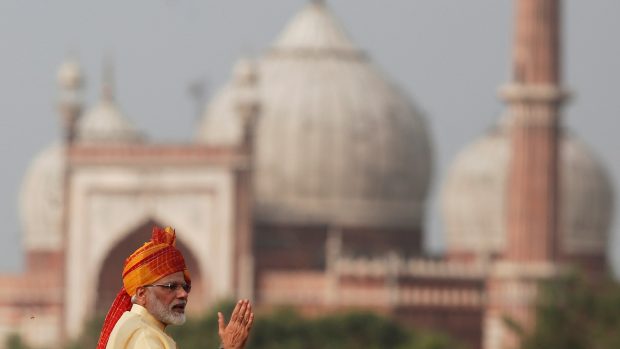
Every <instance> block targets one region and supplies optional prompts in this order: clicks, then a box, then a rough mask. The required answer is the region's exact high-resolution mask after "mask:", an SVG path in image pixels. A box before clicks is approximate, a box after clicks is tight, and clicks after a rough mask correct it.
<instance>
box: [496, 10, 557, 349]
mask: <svg viewBox="0 0 620 349" xmlns="http://www.w3.org/2000/svg"><path fill="white" fill-rule="evenodd" d="M560 3H561V0H515V10H516V15H515V34H514V47H513V55H514V56H513V76H512V81H511V82H510V83H508V84H507V85H506V86H504V88H503V89H502V91H501V95H502V97H503V98H504V100H505V101H506V103H507V105H508V110H509V118H510V123H509V125H510V126H509V127H510V129H509V137H510V160H509V164H508V181H507V186H506V193H507V198H506V200H507V202H506V221H505V224H506V232H507V236H506V244H505V249H504V251H503V255H502V259H501V260H500V261H499V262H498V263H496V264H495V265H494V267H493V270H492V272H491V274H490V281H489V282H488V286H487V293H488V295H489V299H490V301H489V304H488V305H487V309H486V314H485V317H486V320H485V322H486V323H488V324H489V325H488V326H487V328H486V329H485V345H484V347H485V349H506V348H516V347H520V340H521V339H520V337H519V336H517V334H516V333H513V332H511V330H510V329H508V328H505V327H506V326H505V325H502V321H503V320H502V319H505V318H509V319H511V321H513V322H515V323H516V324H518V325H519V326H521V328H522V329H523V330H524V331H530V330H532V329H533V327H534V325H535V322H536V316H535V310H534V308H535V305H536V304H537V301H538V299H537V296H536V295H537V294H538V289H537V288H538V285H539V284H540V282H541V281H544V280H549V279H552V278H554V277H556V276H557V275H558V273H560V271H561V265H562V264H561V262H562V258H563V256H562V255H561V254H560V252H559V231H558V225H559V224H558V223H559V218H558V216H559V199H558V189H559V184H560V174H559V159H560V146H559V140H560V137H559V134H560V125H561V108H562V105H563V102H564V100H565V96H566V94H565V91H564V90H563V89H562V87H561V79H560V71H561V66H560ZM508 290H510V291H508ZM507 292H510V294H511V296H510V297H509V298H506V296H505V295H506V294H507ZM490 324H494V325H490ZM492 326H494V327H497V328H496V329H494V328H491V327H492ZM501 327H504V328H503V329H501Z"/></svg>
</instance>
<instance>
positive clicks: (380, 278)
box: [0, 0, 613, 349]
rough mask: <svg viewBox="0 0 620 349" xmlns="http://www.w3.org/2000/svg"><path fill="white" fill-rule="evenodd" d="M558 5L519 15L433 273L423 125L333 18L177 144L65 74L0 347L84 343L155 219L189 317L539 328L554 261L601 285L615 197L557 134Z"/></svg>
mask: <svg viewBox="0 0 620 349" xmlns="http://www.w3.org/2000/svg"><path fill="white" fill-rule="evenodd" d="M559 1H560V0H550V1H546V2H538V1H534V0H517V3H518V6H517V9H518V11H517V12H516V15H515V18H516V27H517V30H516V33H517V34H516V39H515V45H514V57H515V58H514V60H515V61H514V63H513V67H514V69H513V73H514V76H513V79H514V81H511V82H510V83H509V84H507V85H506V86H505V87H504V88H503V89H502V93H501V95H502V98H503V99H504V100H505V101H506V104H507V112H506V113H505V115H504V116H502V117H499V116H498V121H497V125H495V126H493V127H492V128H491V129H490V130H489V131H488V132H486V133H485V134H483V135H481V137H480V138H479V139H477V140H474V141H473V142H472V144H471V145H469V146H468V147H466V148H465V149H463V150H462V151H461V153H460V154H459V155H458V157H457V158H456V159H455V161H454V163H453V165H452V167H451V169H450V172H449V174H448V175H447V176H446V177H447V180H446V181H445V183H443V184H442V191H441V192H442V194H441V201H442V215H443V220H444V225H445V232H444V233H445V236H446V238H445V240H446V246H445V255H444V256H443V257H441V258H436V257H435V258H431V257H428V256H426V255H425V252H424V250H423V248H422V236H423V234H424V233H425V227H424V225H423V222H424V218H425V216H426V215H427V213H428V212H427V209H428V194H429V187H430V181H431V178H432V176H433V173H432V167H433V166H432V163H433V142H432V135H431V134H430V130H429V128H428V126H427V121H426V119H425V117H424V115H422V114H421V112H420V110H419V108H418V107H417V106H416V104H415V103H414V101H412V100H411V99H410V98H409V97H408V96H407V93H405V92H404V91H402V90H400V89H399V88H398V87H397V86H395V85H394V84H393V83H392V82H391V81H389V80H388V79H386V77H385V76H383V75H382V74H381V72H380V70H379V69H378V68H377V67H376V66H375V65H374V64H373V62H372V60H371V58H370V55H369V54H368V53H366V52H364V51H363V50H362V49H360V48H359V47H357V46H356V45H355V43H354V42H353V41H352V40H351V39H350V38H349V36H348V35H347V33H346V31H345V30H344V29H343V27H342V26H341V25H340V24H339V23H338V21H337V20H336V18H335V17H334V16H333V14H332V13H331V12H330V10H329V8H328V6H327V5H325V4H324V3H323V2H320V1H313V2H310V3H309V4H307V5H306V6H305V7H304V8H303V9H301V11H300V12H299V13H298V14H297V15H295V16H294V18H292V20H291V21H290V22H289V24H288V25H287V26H286V28H285V29H284V30H283V31H282V33H281V34H280V35H279V37H278V38H277V39H276V40H275V42H274V43H273V44H272V45H271V46H270V47H269V48H267V49H266V50H265V51H264V53H263V55H262V56H261V57H259V58H258V59H257V60H255V61H251V60H240V61H239V62H237V63H236V65H235V67H234V69H233V73H232V77H231V79H230V81H229V82H228V83H227V84H226V85H224V86H223V87H221V88H220V89H219V91H218V93H217V94H216V95H215V96H214V97H213V99H212V100H211V101H210V102H209V103H208V105H207V107H206V109H205V113H204V116H203V117H202V119H201V122H200V126H199V127H198V128H197V132H196V134H195V138H194V139H193V140H191V141H188V142H187V143H185V144H162V143H153V142H150V141H148V139H147V138H146V137H145V136H144V135H143V134H142V133H141V132H140V131H139V130H137V129H136V128H135V126H134V125H133V124H132V123H131V120H130V119H128V118H126V117H125V116H124V115H123V114H122V113H121V111H120V110H121V108H120V107H119V106H118V105H117V103H116V102H115V99H114V91H113V86H112V85H113V83H112V78H111V73H107V74H106V77H107V79H104V80H106V82H105V83H104V84H103V86H102V92H101V96H100V100H99V101H98V102H97V103H96V104H95V105H94V106H85V105H84V104H83V101H82V100H81V98H80V96H81V89H82V85H83V81H84V79H85V77H84V75H83V72H82V71H81V69H80V67H79V65H78V63H77V62H75V61H67V62H65V63H64V64H62V66H61V67H60V69H59V72H58V83H59V89H60V98H59V101H58V106H59V114H60V116H61V122H62V129H63V134H62V136H61V137H60V139H59V140H58V142H57V143H55V144H53V145H50V146H49V147H48V148H46V149H44V150H43V151H42V152H41V153H40V154H39V155H38V156H37V157H36V158H35V159H33V161H32V164H31V166H30V168H29V170H28V172H27V173H26V174H25V177H24V180H23V186H22V190H21V196H20V202H19V205H20V212H21V223H22V229H23V241H24V249H25V251H24V252H25V255H26V270H25V272H24V273H23V274H21V275H0V280H1V282H2V284H3V285H10V287H3V288H2V290H0V314H2V316H0V337H6V336H7V335H8V334H10V333H14V332H17V333H19V334H20V335H22V336H23V338H25V339H26V341H27V343H29V344H31V345H33V346H46V347H49V345H50V344H56V345H59V344H60V343H62V342H63V341H65V340H67V339H70V338H74V337H76V336H77V335H79V333H80V332H81V330H82V327H83V325H84V323H85V321H86V320H87V319H89V318H90V317H92V316H93V315H94V314H97V313H98V312H104V311H106V310H107V307H108V306H109V305H110V304H111V301H112V299H113V298H114V296H115V295H116V293H117V292H118V290H119V289H120V288H121V280H120V275H119V274H120V270H121V269H122V263H123V260H124V258H125V257H126V256H127V255H129V253H130V252H131V251H133V250H134V249H135V248H136V247H137V246H139V245H140V244H141V243H142V242H144V241H146V240H148V236H149V233H150V228H151V226H152V225H153V224H159V225H170V226H173V227H175V228H176V230H177V235H178V239H179V246H180V248H181V249H182V250H183V252H184V254H185V256H186V260H187V262H188V264H189V268H190V271H191V273H192V279H193V283H192V284H193V289H192V296H191V302H190V303H189V309H188V311H190V312H194V313H198V312H202V311H205V310H206V309H207V308H208V307H209V305H211V304H213V303H214V302H215V301H217V300H219V299H222V298H225V297H248V298H251V299H253V300H254V301H255V303H256V304H257V306H258V307H259V308H260V309H270V308H273V307H277V306H281V305H292V306H295V307H296V308H298V309H299V310H300V311H303V312H304V313H307V314H319V313H325V312H330V311H337V310H340V309H359V308H363V309H371V310H375V311H377V312H379V313H382V314H386V315H388V316H393V317H395V318H398V319H400V320H402V321H403V322H405V323H409V324H411V325H414V326H417V327H420V328H431V329H438V330H441V331H444V332H448V333H449V334H451V335H453V336H455V337H456V338H457V339H460V340H462V341H463V342H465V343H469V344H470V346H471V348H484V349H500V348H505V347H506V346H507V345H509V344H511V343H512V342H511V341H513V340H514V338H512V339H511V336H510V334H508V333H506V330H505V329H504V327H503V323H502V320H501V318H502V316H504V315H505V314H509V315H512V316H514V317H515V318H517V319H520V320H523V321H525V322H528V321H529V320H528V316H529V315H528V314H529V313H528V309H530V310H531V305H532V304H533V301H534V298H533V297H534V295H535V293H536V292H535V281H536V280H540V279H544V278H547V277H552V276H553V275H555V273H557V272H558V270H559V269H561V268H560V266H562V265H565V264H575V263H576V264H577V265H580V266H582V267H584V268H587V269H588V270H591V271H596V272H604V271H605V270H606V268H607V267H606V246H607V239H608V232H609V228H610V221H611V212H612V205H613V198H612V194H611V193H612V191H613V190H612V189H613V188H612V186H611V183H610V180H609V178H608V177H607V174H606V172H605V169H604V166H603V165H602V164H601V163H600V162H599V161H598V160H597V158H596V156H595V155H594V154H592V153H591V152H590V150H588V148H587V147H586V146H585V145H584V144H583V143H582V142H581V141H580V140H579V138H578V137H577V135H575V134H574V133H573V132H571V131H569V130H568V129H567V128H566V127H564V126H562V125H561V122H560V121H559V120H560V117H559V116H560V114H561V106H562V104H563V103H564V101H565V99H566V95H567V93H566V91H565V90H564V86H562V84H561V79H560V73H559V71H560V69H559V66H560V58H561V55H560V52H559V51H560V50H559V44H558V42H559V40H560V32H559V29H558V27H559V24H558V23H559V18H558V17H559V13H560V11H559ZM543 7H544V8H543ZM540 14H543V15H540ZM489 93H490V94H491V93H492V91H489ZM560 198H561V199H560ZM84 285H89V287H83V286H84ZM90 286H92V287H90Z"/></svg>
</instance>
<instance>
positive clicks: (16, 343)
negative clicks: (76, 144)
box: [6, 333, 30, 349]
mask: <svg viewBox="0 0 620 349" xmlns="http://www.w3.org/2000/svg"><path fill="white" fill-rule="evenodd" d="M6 348H7V349H30V347H29V346H28V345H26V343H24V341H23V340H22V338H21V337H20V336H19V335H18V334H17V333H13V334H11V335H9V336H8V337H7V339H6Z"/></svg>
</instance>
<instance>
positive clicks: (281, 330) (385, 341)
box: [7, 302, 462, 349]
mask: <svg viewBox="0 0 620 349" xmlns="http://www.w3.org/2000/svg"><path fill="white" fill-rule="evenodd" d="M233 307H234V303H232V302H224V303H221V304H219V305H217V306H215V307H214V310H213V311H211V312H209V313H208V314H205V315H204V316H202V317H199V318H188V321H187V322H186V323H185V324H184V325H182V326H170V327H169V328H168V329H167V332H168V333H169V334H170V335H171V336H172V338H174V340H175V341H176V343H177V347H178V348H181V349H194V348H201V349H202V348H217V347H218V345H219V337H218V334H217V328H218V325H217V311H218V310H219V311H222V313H224V314H226V316H227V317H228V316H230V314H231V313H232V310H233ZM226 320H229V319H228V318H226ZM102 324H103V317H97V318H95V319H93V320H91V321H89V322H88V324H87V325H86V326H85V329H84V332H83V333H82V335H81V336H80V337H79V338H78V339H77V340H75V341H73V342H71V343H69V344H68V345H67V346H66V347H65V349H92V348H95V347H96V346H97V341H98V339H99V333H100V331H101V326H102ZM7 348H9V349H29V348H28V347H26V346H25V345H24V344H23V343H22V342H21V340H20V339H19V337H18V336H13V337H12V339H11V341H10V342H9V346H8V347H7ZM246 348H247V349H316V348H321V349H359V348H365V349H458V348H462V347H461V346H459V345H457V343H456V342H454V341H453V340H452V339H450V338H448V337H446V336H443V335H438V334H434V333H428V332H422V331H413V330H411V329H407V328H404V327H403V326H401V325H399V324H397V323H396V322H395V321H393V320H390V319H387V318H384V317H381V316H378V315H376V314H373V313H369V312H348V313H340V314H334V315H326V316H322V317H317V318H305V317H302V316H301V315H299V314H298V313H297V312H295V311H294V310H293V309H289V308H284V309H279V310H276V311H274V312H272V313H270V314H260V315H259V316H258V317H256V320H255V323H254V327H253V329H252V335H251V336H250V340H249V342H248V345H247V346H246Z"/></svg>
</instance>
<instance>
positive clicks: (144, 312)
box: [131, 304, 166, 332]
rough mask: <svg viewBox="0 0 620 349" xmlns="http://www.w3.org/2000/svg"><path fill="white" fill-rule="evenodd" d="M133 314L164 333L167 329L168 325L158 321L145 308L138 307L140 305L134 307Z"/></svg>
mask: <svg viewBox="0 0 620 349" xmlns="http://www.w3.org/2000/svg"><path fill="white" fill-rule="evenodd" d="M131 312H132V313H135V314H138V315H140V316H141V317H142V319H144V321H145V322H146V323H148V324H150V325H152V326H154V327H157V328H159V329H160V330H161V331H162V332H163V331H164V329H165V328H166V325H165V324H164V323H162V322H161V321H159V320H157V319H156V318H155V317H154V316H153V315H151V313H149V311H148V310H146V308H145V307H143V306H141V305H138V304H134V305H132V306H131Z"/></svg>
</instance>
